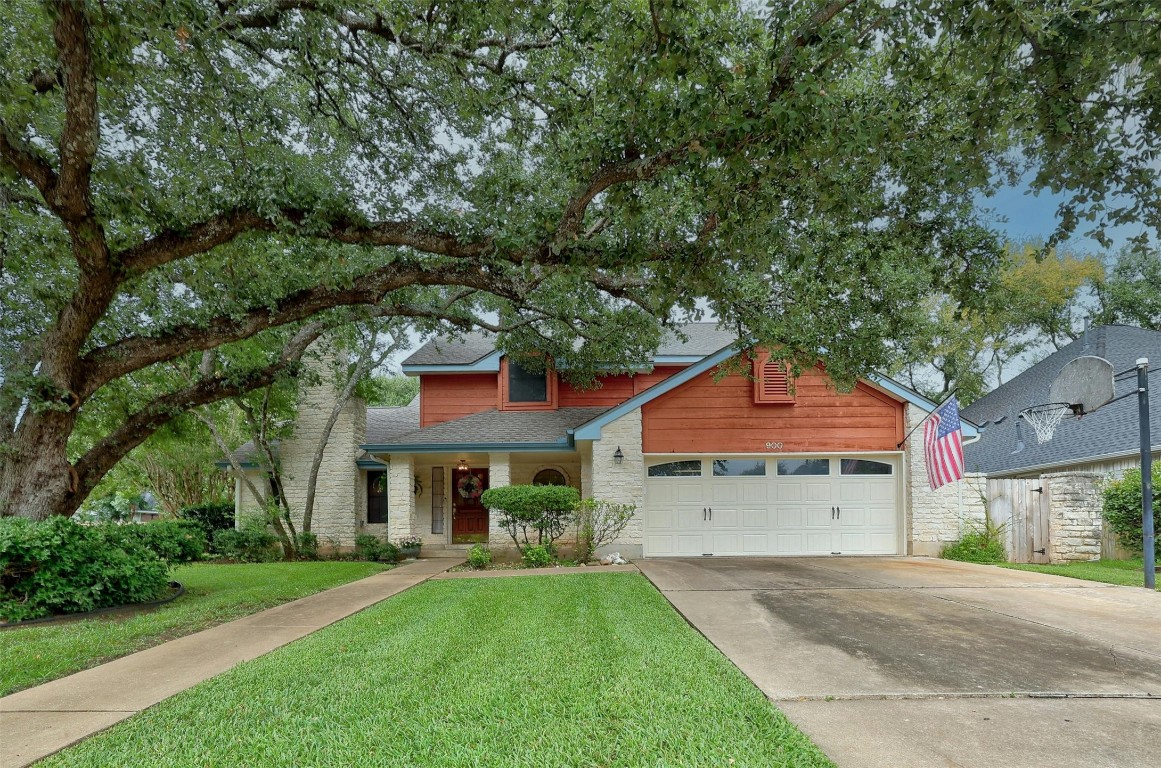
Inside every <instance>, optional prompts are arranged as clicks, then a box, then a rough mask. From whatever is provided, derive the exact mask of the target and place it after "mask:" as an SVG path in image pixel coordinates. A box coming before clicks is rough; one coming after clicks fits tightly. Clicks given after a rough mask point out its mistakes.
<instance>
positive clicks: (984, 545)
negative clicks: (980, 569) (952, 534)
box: [939, 531, 1007, 563]
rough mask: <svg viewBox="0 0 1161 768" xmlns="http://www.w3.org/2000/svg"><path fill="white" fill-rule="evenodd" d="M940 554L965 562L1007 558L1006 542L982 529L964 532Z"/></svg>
mask: <svg viewBox="0 0 1161 768" xmlns="http://www.w3.org/2000/svg"><path fill="white" fill-rule="evenodd" d="M939 556H940V557H942V558H943V559H945V560H960V561H962V562H965V563H1002V562H1004V560H1006V559H1007V555H1006V554H1005V553H1004V543H1003V542H1002V541H999V540H998V539H995V538H991V537H989V536H988V535H987V534H986V533H984V532H982V531H976V532H972V533H966V534H964V536H963V538H962V539H960V540H959V541H956V542H953V543H951V544H948V545H947V546H945V547H944V548H943V551H941V552H940V553H939Z"/></svg>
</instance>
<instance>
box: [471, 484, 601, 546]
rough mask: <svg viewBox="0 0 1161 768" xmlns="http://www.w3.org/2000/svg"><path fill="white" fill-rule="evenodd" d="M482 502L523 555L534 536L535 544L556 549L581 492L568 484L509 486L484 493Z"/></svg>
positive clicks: (531, 543) (481, 497) (570, 519)
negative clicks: (556, 544) (555, 546)
mask: <svg viewBox="0 0 1161 768" xmlns="http://www.w3.org/2000/svg"><path fill="white" fill-rule="evenodd" d="M480 503H481V504H483V505H484V506H485V507H487V508H488V511H489V512H492V513H493V514H495V515H496V520H497V522H498V523H499V524H500V527H502V528H503V529H504V531H505V532H506V533H507V534H508V535H509V536H511V537H512V541H513V543H515V544H516V548H517V549H519V550H520V551H521V552H522V553H523V552H524V551H525V550H526V549H528V548H529V547H531V546H533V543H534V542H533V539H532V538H529V535H530V534H531V533H534V534H535V537H534V538H535V544H538V545H541V546H544V547H548V548H549V549H551V548H552V544H553V542H555V541H556V540H557V539H559V538H560V537H561V535H562V534H564V531H565V528H567V527H568V524H569V522H570V521H572V519H573V511H574V510H575V509H576V508H577V505H578V504H580V493H578V492H577V490H576V489H575V488H570V487H568V486H567V485H505V486H501V487H499V488H489V489H488V490H486V491H484V493H483V495H482V496H480Z"/></svg>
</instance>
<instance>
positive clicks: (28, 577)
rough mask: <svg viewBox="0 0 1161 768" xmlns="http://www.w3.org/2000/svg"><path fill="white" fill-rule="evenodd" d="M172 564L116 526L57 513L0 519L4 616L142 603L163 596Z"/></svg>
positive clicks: (0, 596) (0, 595) (1, 611)
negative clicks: (86, 522) (34, 518)
mask: <svg viewBox="0 0 1161 768" xmlns="http://www.w3.org/2000/svg"><path fill="white" fill-rule="evenodd" d="M168 571H169V567H168V565H167V564H166V562H165V561H164V560H162V559H161V558H159V557H158V556H157V555H156V554H155V553H154V552H152V551H150V549H149V548H147V547H146V546H145V545H144V544H143V543H141V541H140V540H138V539H137V538H136V537H134V536H126V535H124V534H123V533H122V532H120V531H119V530H118V529H117V528H116V527H113V526H104V525H92V526H90V525H81V524H79V523H76V522H74V521H72V520H70V519H68V518H62V517H54V518H50V519H49V520H45V521H44V522H39V523H34V522H32V521H29V520H26V519H23V518H11V517H5V518H0V619H3V620H4V621H21V620H24V619H33V618H38V617H40V616H50V615H53V614H67V613H81V612H84V611H92V610H95V609H97V608H107V607H110V606H116V605H127V604H131V603H143V602H148V601H150V600H156V599H158V598H160V597H163V596H164V595H165V594H166V584H167V580H166V574H167V573H168Z"/></svg>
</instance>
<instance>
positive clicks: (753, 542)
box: [742, 533, 770, 555]
mask: <svg viewBox="0 0 1161 768" xmlns="http://www.w3.org/2000/svg"><path fill="white" fill-rule="evenodd" d="M742 553H743V554H746V555H768V554H770V536H769V535H767V534H765V533H744V534H742Z"/></svg>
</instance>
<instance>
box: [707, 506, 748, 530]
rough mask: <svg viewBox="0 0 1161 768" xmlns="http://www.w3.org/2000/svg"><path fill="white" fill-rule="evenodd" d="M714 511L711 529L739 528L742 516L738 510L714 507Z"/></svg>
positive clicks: (711, 518)
mask: <svg viewBox="0 0 1161 768" xmlns="http://www.w3.org/2000/svg"><path fill="white" fill-rule="evenodd" d="M713 510H714V511H713V515H712V516H711V517H710V527H711V528H715V529H721V528H737V527H738V524H739V523H740V522H741V520H740V517H741V516H740V515H739V514H738V510H737V509H732V508H730V507H726V508H724V509H723V508H721V507H714V508H713Z"/></svg>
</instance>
